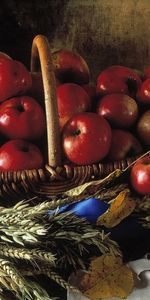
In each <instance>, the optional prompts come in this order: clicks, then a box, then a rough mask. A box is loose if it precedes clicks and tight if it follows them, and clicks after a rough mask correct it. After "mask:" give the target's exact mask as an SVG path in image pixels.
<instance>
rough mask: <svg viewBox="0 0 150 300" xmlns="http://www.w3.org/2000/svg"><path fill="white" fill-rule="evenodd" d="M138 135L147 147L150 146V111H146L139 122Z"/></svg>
mask: <svg viewBox="0 0 150 300" xmlns="http://www.w3.org/2000/svg"><path fill="white" fill-rule="evenodd" d="M137 133H138V136H139V138H140V140H141V141H142V143H143V144H144V145H145V146H150V109H149V110H146V111H145V112H144V113H143V114H142V115H141V117H140V118H139V120H138V122H137Z"/></svg>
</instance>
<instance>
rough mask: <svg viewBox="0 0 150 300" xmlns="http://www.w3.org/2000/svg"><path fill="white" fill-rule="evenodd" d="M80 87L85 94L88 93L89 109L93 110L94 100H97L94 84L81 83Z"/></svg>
mask: <svg viewBox="0 0 150 300" xmlns="http://www.w3.org/2000/svg"><path fill="white" fill-rule="evenodd" d="M82 87H83V88H84V90H85V91H86V92H87V94H88V95H89V98H90V106H89V109H90V110H91V111H94V110H95V105H96V101H97V93H96V86H95V85H94V84H92V83H88V84H83V85H82Z"/></svg>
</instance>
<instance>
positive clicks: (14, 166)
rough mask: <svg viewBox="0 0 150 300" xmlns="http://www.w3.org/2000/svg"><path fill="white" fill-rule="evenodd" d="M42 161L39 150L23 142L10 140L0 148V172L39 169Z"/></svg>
mask: <svg viewBox="0 0 150 300" xmlns="http://www.w3.org/2000/svg"><path fill="white" fill-rule="evenodd" d="M43 164H44V160H43V156H42V153H41V152H40V150H39V148H38V147H37V146H36V145H34V144H32V143H29V142H27V141H24V140H11V141H9V142H7V143H5V144H4V145H2V146H1V147H0V171H17V170H29V169H39V168H41V167H42V166H43Z"/></svg>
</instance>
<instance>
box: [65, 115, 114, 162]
mask: <svg viewBox="0 0 150 300" xmlns="http://www.w3.org/2000/svg"><path fill="white" fill-rule="evenodd" d="M62 143H63V149H64V154H65V155H66V157H67V158H68V159H69V160H70V161H71V162H73V163H75V164H77V165H90V164H92V163H96V162H99V161H101V160H102V159H103V158H104V157H105V156H106V155H107V154H108V151H109V148H110V144H111V127H110V125H109V123H108V122H107V121H106V120H105V119H104V118H103V117H101V116H99V115H98V114H96V113H92V112H85V113H80V114H77V115H74V116H73V117H72V118H71V119H70V120H69V121H68V122H67V124H66V125H65V127H64V129H63V133H62Z"/></svg>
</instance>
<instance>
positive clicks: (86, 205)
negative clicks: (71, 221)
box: [48, 198, 109, 222]
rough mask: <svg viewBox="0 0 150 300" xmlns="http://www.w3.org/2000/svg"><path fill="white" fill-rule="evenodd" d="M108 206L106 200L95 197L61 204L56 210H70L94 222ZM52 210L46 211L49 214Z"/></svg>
mask: <svg viewBox="0 0 150 300" xmlns="http://www.w3.org/2000/svg"><path fill="white" fill-rule="evenodd" d="M108 208H109V204H108V203H107V202H104V201H101V200H100V199H96V198H87V199H84V200H82V201H80V202H76V203H72V204H68V205H65V206H62V207H60V208H59V209H58V212H61V213H62V212H67V211H71V212H72V213H73V214H75V215H76V216H78V217H81V218H85V219H87V220H88V221H89V222H96V221H97V219H98V217H100V216H101V215H102V214H103V213H104V212H105V211H107V209H108ZM53 212H54V211H49V212H48V213H49V214H51V213H53Z"/></svg>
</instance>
